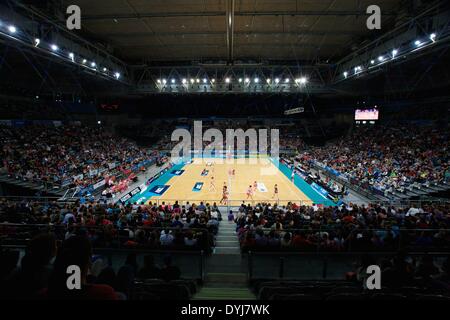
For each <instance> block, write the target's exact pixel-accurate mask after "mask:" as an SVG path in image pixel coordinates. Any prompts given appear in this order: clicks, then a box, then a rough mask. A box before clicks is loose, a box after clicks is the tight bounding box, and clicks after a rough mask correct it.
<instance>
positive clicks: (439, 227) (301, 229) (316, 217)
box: [235, 203, 450, 252]
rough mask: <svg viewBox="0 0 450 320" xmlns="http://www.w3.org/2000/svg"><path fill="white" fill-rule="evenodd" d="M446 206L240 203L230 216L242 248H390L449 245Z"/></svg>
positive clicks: (448, 221) (447, 206)
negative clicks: (326, 205)
mask: <svg viewBox="0 0 450 320" xmlns="http://www.w3.org/2000/svg"><path fill="white" fill-rule="evenodd" d="M449 213H450V207H449V205H448V204H447V205H437V204H436V205H433V204H430V205H423V206H422V207H420V208H417V207H414V206H412V207H410V208H407V209H402V208H396V207H392V206H386V207H385V206H380V205H368V206H358V205H353V204H350V205H341V206H335V207H324V206H320V205H313V206H298V205H295V204H288V205H286V206H276V205H273V206H272V205H270V204H264V203H263V204H258V205H256V206H254V207H252V206H245V205H241V207H240V208H239V211H238V213H237V217H236V219H235V222H236V230H237V233H238V237H239V241H240V243H241V248H242V249H243V250H244V251H246V250H249V249H251V250H255V249H256V250H258V249H260V250H269V251H270V250H272V251H273V250H280V249H286V250H299V251H317V250H320V251H361V252H363V251H364V252H365V251H396V250H398V249H399V248H404V249H405V248H411V247H414V248H423V249H426V250H432V249H436V248H441V249H442V248H447V249H448V248H449V247H450V231H449V229H450V214H449Z"/></svg>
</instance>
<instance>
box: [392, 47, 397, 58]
mask: <svg viewBox="0 0 450 320" xmlns="http://www.w3.org/2000/svg"><path fill="white" fill-rule="evenodd" d="M397 54H398V50H397V49H394V50H392V59H394V58H395V57H396V56H397Z"/></svg>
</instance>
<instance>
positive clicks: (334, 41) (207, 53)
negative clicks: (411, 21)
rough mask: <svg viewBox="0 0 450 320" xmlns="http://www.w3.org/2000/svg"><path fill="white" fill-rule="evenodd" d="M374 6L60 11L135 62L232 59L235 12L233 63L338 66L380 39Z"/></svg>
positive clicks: (104, 2) (265, 3)
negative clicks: (371, 14)
mask: <svg viewBox="0 0 450 320" xmlns="http://www.w3.org/2000/svg"><path fill="white" fill-rule="evenodd" d="M230 2H232V1H230ZM372 2H373V1H371V0H358V1H355V0H235V1H234V10H232V9H231V8H227V6H228V3H229V2H228V1H225V0H189V1H186V0H170V1H168V0H153V1H145V0H96V1H92V0H63V1H62V3H63V6H68V5H72V4H76V5H79V6H80V8H81V9H82V28H83V31H84V32H86V33H87V34H90V35H91V37H94V38H96V39H97V40H100V41H102V42H103V43H105V44H108V45H111V46H112V48H113V49H114V52H115V54H117V55H118V56H119V57H121V58H123V59H125V60H126V61H129V62H134V63H141V62H145V63H149V62H152V61H157V62H161V61H176V62H179V61H205V60H219V61H220V60H231V59H230V52H229V47H228V45H227V44H228V42H229V41H230V38H229V37H228V36H227V13H228V12H231V11H232V12H233V13H234V25H233V32H232V40H231V41H232V43H233V46H232V48H233V51H232V52H231V56H232V60H238V61H239V60H243V61H249V60H255V61H267V60H281V61H309V62H317V61H321V62H327V61H335V60H337V59H338V58H340V57H342V56H343V55H345V54H348V53H350V52H351V49H352V48H355V47H356V46H357V45H358V44H360V43H361V42H362V40H363V39H366V38H370V37H374V36H376V35H379V33H380V32H375V31H371V30H368V29H367V27H366V20H367V18H368V15H367V14H366V9H367V7H368V6H369V5H372V4H373V3H372ZM401 3H402V1H401V0H378V1H377V3H376V4H377V5H378V6H380V7H381V8H382V28H383V29H382V30H381V33H383V30H389V28H391V27H392V26H394V24H395V23H396V21H398V14H399V13H404V12H406V11H407V9H408V8H402V7H401ZM401 9H405V10H401ZM409 14H410V15H411V16H412V15H413V13H412V12H410V13H409Z"/></svg>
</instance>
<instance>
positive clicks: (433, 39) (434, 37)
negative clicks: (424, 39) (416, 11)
mask: <svg viewBox="0 0 450 320" xmlns="http://www.w3.org/2000/svg"><path fill="white" fill-rule="evenodd" d="M430 40H431V41H433V42H435V41H436V33H432V34H430Z"/></svg>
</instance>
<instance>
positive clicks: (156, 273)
mask: <svg viewBox="0 0 450 320" xmlns="http://www.w3.org/2000/svg"><path fill="white" fill-rule="evenodd" d="M160 276H161V270H160V269H159V268H158V266H157V265H156V264H155V260H154V258H153V256H152V255H146V256H144V266H143V267H142V268H141V269H140V270H139V272H138V274H137V277H138V278H140V279H158V278H160Z"/></svg>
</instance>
